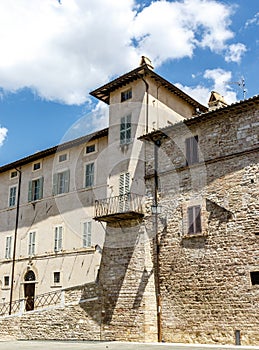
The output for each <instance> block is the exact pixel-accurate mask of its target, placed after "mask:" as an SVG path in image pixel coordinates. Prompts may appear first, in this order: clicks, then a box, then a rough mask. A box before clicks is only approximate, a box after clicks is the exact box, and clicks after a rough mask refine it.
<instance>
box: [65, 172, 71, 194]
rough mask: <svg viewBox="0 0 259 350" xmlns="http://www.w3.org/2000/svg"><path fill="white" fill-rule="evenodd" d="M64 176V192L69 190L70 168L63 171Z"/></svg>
mask: <svg viewBox="0 0 259 350" xmlns="http://www.w3.org/2000/svg"><path fill="white" fill-rule="evenodd" d="M64 177H65V188H64V192H65V193H67V192H69V181H70V170H69V169H68V170H67V171H66V172H65V173H64Z"/></svg>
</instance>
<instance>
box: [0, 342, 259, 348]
mask: <svg viewBox="0 0 259 350" xmlns="http://www.w3.org/2000/svg"><path fill="white" fill-rule="evenodd" d="M30 349H33V350H56V349H59V350H138V349H140V350H142V349H143V350H144V349H146V350H191V349H193V350H205V349H206V350H208V349H211V350H245V349H246V350H259V346H250V347H249V346H228V345H221V346H220V345H217V346H215V345H200V344H194V345H185V344H165V343H163V344H140V343H120V342H69V341H64V342H60V341H0V350H30Z"/></svg>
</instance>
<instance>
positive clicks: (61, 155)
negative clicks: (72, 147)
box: [58, 152, 68, 163]
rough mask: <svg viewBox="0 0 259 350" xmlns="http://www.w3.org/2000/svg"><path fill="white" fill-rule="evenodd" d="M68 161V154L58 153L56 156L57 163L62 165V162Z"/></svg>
mask: <svg viewBox="0 0 259 350" xmlns="http://www.w3.org/2000/svg"><path fill="white" fill-rule="evenodd" d="M64 156H65V159H62V160H61V157H64ZM67 161H68V153H67V152H66V153H60V154H59V155H58V162H59V163H64V162H67Z"/></svg>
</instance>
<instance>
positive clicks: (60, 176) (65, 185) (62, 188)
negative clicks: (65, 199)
mask: <svg viewBox="0 0 259 350" xmlns="http://www.w3.org/2000/svg"><path fill="white" fill-rule="evenodd" d="M69 178H70V171H69V170H66V171H63V172H60V173H57V174H54V176H53V194H54V195H57V194H61V193H67V192H69Z"/></svg>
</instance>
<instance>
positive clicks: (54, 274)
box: [53, 271, 61, 285]
mask: <svg viewBox="0 0 259 350" xmlns="http://www.w3.org/2000/svg"><path fill="white" fill-rule="evenodd" d="M57 276H58V279H57V280H56V277H57ZM60 283H61V273H60V271H53V284H54V285H57V284H60Z"/></svg>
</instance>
